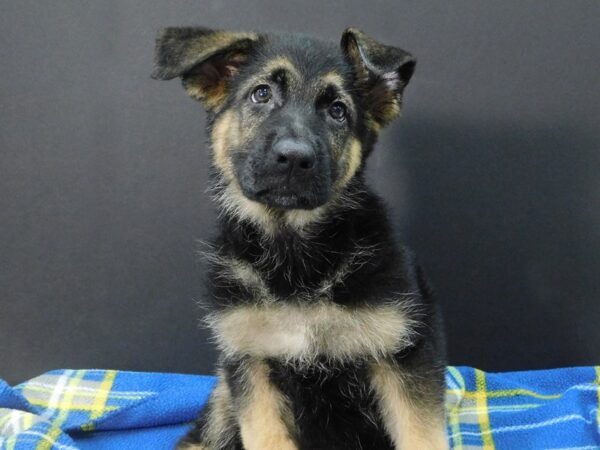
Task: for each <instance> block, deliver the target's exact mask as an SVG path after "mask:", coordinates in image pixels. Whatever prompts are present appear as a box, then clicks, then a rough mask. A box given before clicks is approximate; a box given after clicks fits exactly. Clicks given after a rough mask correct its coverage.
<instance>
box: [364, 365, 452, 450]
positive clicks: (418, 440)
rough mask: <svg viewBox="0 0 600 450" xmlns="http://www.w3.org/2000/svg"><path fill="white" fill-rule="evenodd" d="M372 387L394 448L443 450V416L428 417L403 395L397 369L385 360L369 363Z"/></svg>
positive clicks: (444, 429) (444, 449) (428, 415)
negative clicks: (371, 364) (383, 361)
mask: <svg viewBox="0 0 600 450" xmlns="http://www.w3.org/2000/svg"><path fill="white" fill-rule="evenodd" d="M371 383H372V388H373V390H374V391H375V395H376V397H377V401H378V405H379V411H380V414H381V418H382V420H383V423H384V426H385V428H386V431H387V432H388V434H389V436H390V437H391V438H392V441H393V442H394V446H395V448H396V450H415V449H418V450H421V449H422V450H446V449H448V448H449V447H448V438H447V436H446V424H445V420H444V417H443V415H441V417H431V416H432V414H430V413H428V412H427V411H423V410H419V409H418V408H417V407H416V405H415V404H414V403H412V402H411V401H410V398H409V396H407V395H406V383H405V382H404V380H403V379H402V376H401V374H400V373H399V370H398V368H396V367H394V366H393V365H391V364H387V363H375V364H373V366H372V380H371Z"/></svg>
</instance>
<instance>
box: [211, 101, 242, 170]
mask: <svg viewBox="0 0 600 450" xmlns="http://www.w3.org/2000/svg"><path fill="white" fill-rule="evenodd" d="M236 136H239V123H238V121H237V118H236V114H235V112H234V111H231V110H230V111H226V112H224V113H223V114H222V115H221V116H220V117H219V118H218V119H217V120H216V121H215V124H214V126H213V129H212V133H211V138H212V148H213V159H214V163H215V165H216V166H217V167H218V168H219V169H220V170H221V172H222V173H223V176H224V177H225V179H226V180H227V181H232V180H233V179H234V172H233V166H232V164H231V159H230V158H229V152H230V149H231V147H232V146H233V145H235V141H236V139H235V138H236Z"/></svg>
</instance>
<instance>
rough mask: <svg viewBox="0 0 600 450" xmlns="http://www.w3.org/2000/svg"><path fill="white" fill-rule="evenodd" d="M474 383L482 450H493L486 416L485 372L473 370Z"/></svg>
mask: <svg viewBox="0 0 600 450" xmlns="http://www.w3.org/2000/svg"><path fill="white" fill-rule="evenodd" d="M475 382H476V385H477V397H476V402H477V409H478V411H477V416H478V417H479V428H480V429H481V439H482V441H483V448H484V450H494V449H495V448H496V447H495V446H494V438H493V437H492V431H491V427H490V416H489V415H488V406H487V393H486V382H485V372H483V371H481V370H479V369H475Z"/></svg>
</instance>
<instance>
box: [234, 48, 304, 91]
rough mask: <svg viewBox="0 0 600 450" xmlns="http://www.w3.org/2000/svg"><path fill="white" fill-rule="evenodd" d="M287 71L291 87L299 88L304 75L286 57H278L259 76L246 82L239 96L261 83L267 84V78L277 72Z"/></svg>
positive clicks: (265, 66)
mask: <svg viewBox="0 0 600 450" xmlns="http://www.w3.org/2000/svg"><path fill="white" fill-rule="evenodd" d="M282 69H283V70H285V71H286V72H287V74H288V75H289V77H290V78H291V79H288V82H289V83H290V86H299V83H300V81H301V79H302V74H301V73H300V71H299V70H298V68H297V67H296V66H295V65H294V63H292V61H290V60H289V59H288V58H286V57H284V56H278V57H275V58H273V59H271V60H269V61H268V62H267V63H266V64H265V65H264V67H263V68H262V69H261V70H260V72H259V73H258V74H256V75H255V76H253V77H252V79H251V80H248V81H246V82H245V83H244V84H243V85H242V86H241V88H240V89H239V95H245V93H246V92H247V91H249V90H250V89H252V88H253V87H255V86H257V85H258V84H260V83H266V82H267V81H268V80H267V78H268V77H269V76H270V75H271V74H272V73H273V72H275V71H276V70H282Z"/></svg>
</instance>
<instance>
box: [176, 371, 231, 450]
mask: <svg viewBox="0 0 600 450" xmlns="http://www.w3.org/2000/svg"><path fill="white" fill-rule="evenodd" d="M217 376H218V379H219V381H218V383H217V386H216V387H215V389H214V390H213V392H212V394H211V396H210V399H209V405H210V409H209V411H210V415H209V417H208V418H207V422H206V425H205V428H204V429H203V432H202V440H203V442H202V443H201V444H200V443H190V442H184V443H181V444H180V445H178V446H177V449H178V450H211V449H216V448H222V447H223V446H225V445H227V444H228V443H229V442H231V441H232V440H233V439H235V434H234V433H235V429H234V428H232V422H233V421H234V420H235V419H234V417H233V409H232V407H233V404H232V398H231V392H230V390H229V386H228V385H227V382H226V381H225V375H224V374H223V372H222V371H221V370H219V371H218V372H217Z"/></svg>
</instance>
